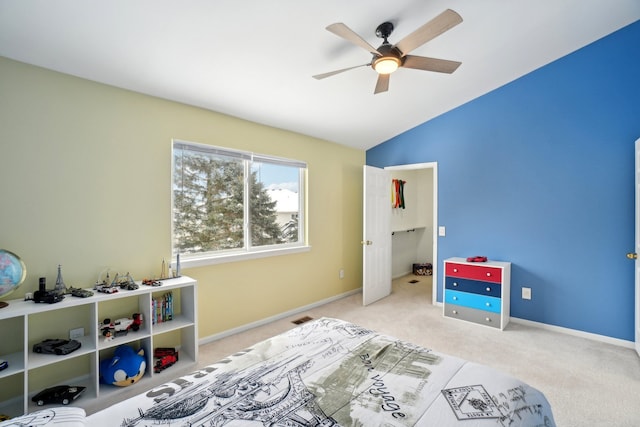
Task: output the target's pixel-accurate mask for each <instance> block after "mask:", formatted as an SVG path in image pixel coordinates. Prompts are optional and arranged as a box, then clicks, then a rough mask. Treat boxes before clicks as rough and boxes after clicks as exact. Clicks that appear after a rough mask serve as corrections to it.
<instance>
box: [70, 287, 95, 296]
mask: <svg viewBox="0 0 640 427" xmlns="http://www.w3.org/2000/svg"><path fill="white" fill-rule="evenodd" d="M67 293H69V294H71V295H72V296H74V297H79V298H87V297H90V296H92V295H93V292H91V291H90V290H89V289H80V288H69V290H68V291H67Z"/></svg>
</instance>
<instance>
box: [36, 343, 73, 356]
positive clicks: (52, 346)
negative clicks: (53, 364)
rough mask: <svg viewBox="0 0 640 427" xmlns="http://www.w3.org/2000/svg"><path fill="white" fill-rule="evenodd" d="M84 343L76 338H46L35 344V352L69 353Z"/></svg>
mask: <svg viewBox="0 0 640 427" xmlns="http://www.w3.org/2000/svg"><path fill="white" fill-rule="evenodd" d="M81 345H82V344H80V341H76V340H63V339H46V340H44V341H41V342H39V343H37V344H34V345H33V351H34V352H35V353H45V354H57V355H62V354H69V353H71V352H74V351H76V350H77V349H79V348H80V346H81Z"/></svg>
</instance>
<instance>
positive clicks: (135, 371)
mask: <svg viewBox="0 0 640 427" xmlns="http://www.w3.org/2000/svg"><path fill="white" fill-rule="evenodd" d="M146 368H147V362H146V360H145V358H144V349H140V350H139V351H138V352H137V353H136V351H135V350H134V349H133V348H131V347H129V346H128V345H122V346H120V347H118V348H116V351H115V352H114V353H113V357H112V358H110V359H105V360H103V361H101V362H100V381H102V382H103V383H106V384H113V385H117V386H120V387H125V386H129V385H131V384H135V383H136V382H138V380H140V378H142V376H143V375H144V372H145V370H146Z"/></svg>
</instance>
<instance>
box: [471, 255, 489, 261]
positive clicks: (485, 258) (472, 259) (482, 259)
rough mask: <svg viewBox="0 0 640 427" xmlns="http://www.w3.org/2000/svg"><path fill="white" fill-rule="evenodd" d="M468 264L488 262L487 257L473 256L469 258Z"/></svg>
mask: <svg viewBox="0 0 640 427" xmlns="http://www.w3.org/2000/svg"><path fill="white" fill-rule="evenodd" d="M467 262H487V257H486V256H472V257H469V258H467Z"/></svg>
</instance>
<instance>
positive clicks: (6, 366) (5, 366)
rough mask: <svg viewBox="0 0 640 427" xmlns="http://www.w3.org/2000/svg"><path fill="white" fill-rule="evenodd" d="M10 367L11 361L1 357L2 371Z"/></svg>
mask: <svg viewBox="0 0 640 427" xmlns="http://www.w3.org/2000/svg"><path fill="white" fill-rule="evenodd" d="M8 367H9V362H7V361H6V360H4V359H0V371H2V370H4V369H7V368H8Z"/></svg>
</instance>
